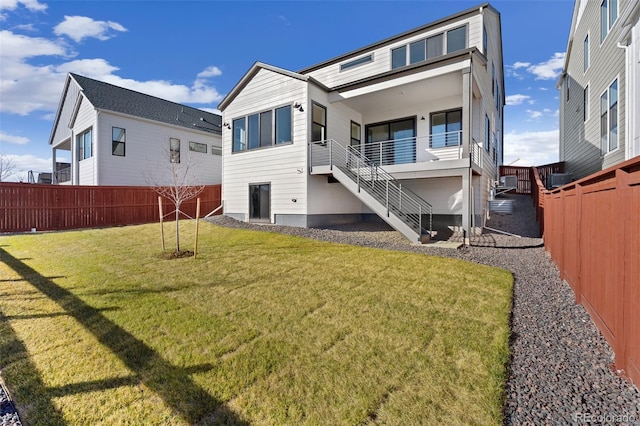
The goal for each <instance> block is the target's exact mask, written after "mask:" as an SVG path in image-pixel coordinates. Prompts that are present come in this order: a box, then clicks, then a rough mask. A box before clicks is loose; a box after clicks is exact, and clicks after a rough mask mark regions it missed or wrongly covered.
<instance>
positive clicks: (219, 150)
mask: <svg viewBox="0 0 640 426" xmlns="http://www.w3.org/2000/svg"><path fill="white" fill-rule="evenodd" d="M211 153H212V154H213V155H222V148H220V147H219V146H215V145H211Z"/></svg>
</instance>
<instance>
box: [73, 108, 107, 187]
mask: <svg viewBox="0 0 640 426" xmlns="http://www.w3.org/2000/svg"><path fill="white" fill-rule="evenodd" d="M73 103H74V105H75V100H74V102H73ZM96 118H97V117H96V111H95V109H94V108H93V105H91V104H90V103H89V102H88V101H87V99H86V98H83V99H82V101H81V103H80V107H79V108H78V112H77V114H76V116H75V120H74V121H73V123H72V124H73V127H72V131H71V134H72V143H71V146H72V149H71V151H72V157H73V158H74V159H75V160H76V161H77V160H79V158H78V154H79V150H80V147H79V146H78V141H77V140H76V137H77V136H78V135H79V134H81V133H82V132H84V131H86V130H88V129H91V132H92V134H91V137H92V145H93V146H92V148H91V150H92V156H91V157H90V158H86V159H84V160H79V161H78V162H77V164H78V166H77V168H76V170H75V173H76V174H77V175H76V177H75V179H76V183H77V184H78V185H97V173H96V156H97V155H98V150H97V149H96V147H97V146H98V143H99V142H100V140H99V138H98V132H97V131H96V129H97V126H96Z"/></svg>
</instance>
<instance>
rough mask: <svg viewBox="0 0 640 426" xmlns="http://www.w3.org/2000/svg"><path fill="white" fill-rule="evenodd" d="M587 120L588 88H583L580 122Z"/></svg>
mask: <svg viewBox="0 0 640 426" xmlns="http://www.w3.org/2000/svg"><path fill="white" fill-rule="evenodd" d="M588 119H589V86H588V85H587V86H585V87H584V92H582V121H587V120H588Z"/></svg>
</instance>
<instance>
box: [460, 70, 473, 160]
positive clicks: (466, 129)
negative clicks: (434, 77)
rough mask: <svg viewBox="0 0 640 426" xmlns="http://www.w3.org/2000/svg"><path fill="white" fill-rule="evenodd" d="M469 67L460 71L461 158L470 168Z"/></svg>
mask: <svg viewBox="0 0 640 426" xmlns="http://www.w3.org/2000/svg"><path fill="white" fill-rule="evenodd" d="M472 100H473V96H472V95H471V67H470V66H469V67H467V68H465V69H463V70H462V158H468V159H469V166H471V156H470V155H469V147H470V145H471V107H472V105H471V101H472Z"/></svg>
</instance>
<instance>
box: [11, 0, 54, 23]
mask: <svg viewBox="0 0 640 426" xmlns="http://www.w3.org/2000/svg"><path fill="white" fill-rule="evenodd" d="M19 5H22V6H24V7H25V8H27V9H28V10H30V11H31V12H44V11H45V10H47V5H46V4H44V3H40V2H38V0H0V12H2V11H5V10H8V11H14V10H16V9H17V8H18V6H19ZM4 20H5V15H3V14H2V13H0V21H4Z"/></svg>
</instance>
